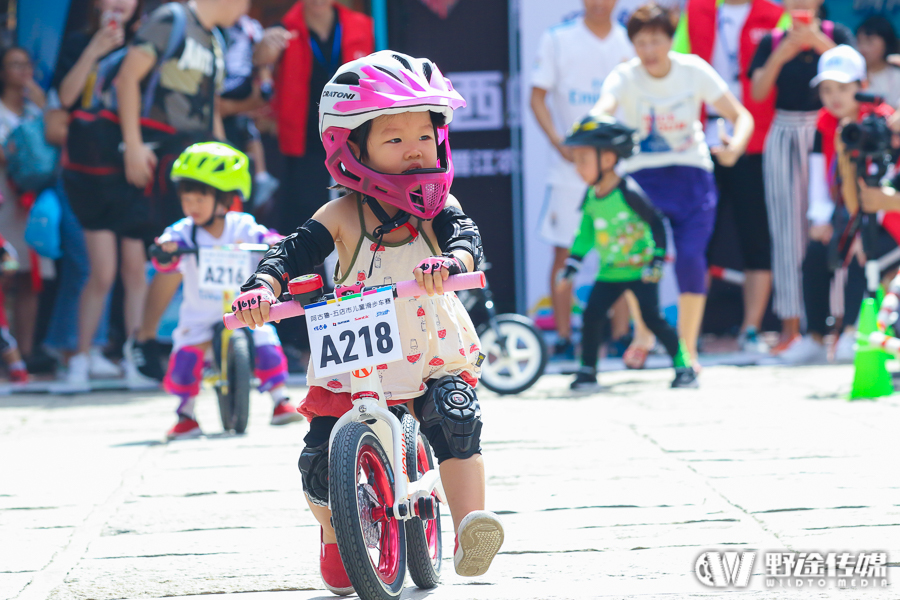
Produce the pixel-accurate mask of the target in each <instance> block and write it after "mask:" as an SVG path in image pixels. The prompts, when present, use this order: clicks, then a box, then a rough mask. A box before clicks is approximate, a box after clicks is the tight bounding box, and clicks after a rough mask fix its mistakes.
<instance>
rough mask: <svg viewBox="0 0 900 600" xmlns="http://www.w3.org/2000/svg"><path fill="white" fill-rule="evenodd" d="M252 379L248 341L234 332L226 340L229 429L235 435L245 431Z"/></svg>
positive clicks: (241, 334)
mask: <svg viewBox="0 0 900 600" xmlns="http://www.w3.org/2000/svg"><path fill="white" fill-rule="evenodd" d="M252 377H253V357H252V355H251V352H250V340H249V339H248V337H247V336H246V335H243V332H235V333H233V334H232V335H231V338H230V339H229V340H228V396H230V399H231V427H229V429H233V430H234V432H235V433H244V432H245V431H246V430H247V420H248V419H249V418H250V379H251V378H252ZM223 422H224V415H223Z"/></svg>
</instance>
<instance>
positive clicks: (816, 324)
mask: <svg viewBox="0 0 900 600" xmlns="http://www.w3.org/2000/svg"><path fill="white" fill-rule="evenodd" d="M835 235H838V234H837V233H835ZM896 247H897V242H895V241H894V239H893V238H892V237H891V236H890V234H889V233H888V232H886V231H884V230H881V231H879V234H878V239H877V242H876V244H875V254H876V257H875V258H878V257H881V256H884V255H885V254H887V253H888V252H890V251H891V250H893V249H894V248H896ZM885 272H887V269H885V270H882V274H884V273H885ZM833 276H834V271H832V270H831V269H829V268H828V247H827V246H826V245H825V244H823V243H822V242H810V243H809V245H808V246H807V247H806V258H804V259H803V305H804V307H805V309H806V321H807V326H806V330H807V331H808V332H809V333H815V334H818V335H825V334H826V333H828V317H829V315H830V314H831V309H830V308H831V303H830V299H831V278H832V277H833ZM865 292H866V271H865V268H864V267H862V266H861V265H860V264H859V261H857V260H856V259H855V258H854V259H852V260H851V261H850V263H849V264H848V265H847V281H846V283H845V285H844V326H845V327H847V326H849V325H855V324H856V319H857V318H858V317H859V309H860V308H861V306H862V301H863V295H864V294H865Z"/></svg>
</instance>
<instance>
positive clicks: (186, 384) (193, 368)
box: [163, 346, 203, 397]
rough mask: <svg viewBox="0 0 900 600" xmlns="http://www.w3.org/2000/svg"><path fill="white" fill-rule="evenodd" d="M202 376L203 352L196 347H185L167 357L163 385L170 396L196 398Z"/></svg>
mask: <svg viewBox="0 0 900 600" xmlns="http://www.w3.org/2000/svg"><path fill="white" fill-rule="evenodd" d="M202 374H203V350H201V349H200V348H198V347H196V346H185V347H184V348H179V349H178V351H177V352H175V353H173V354H172V356H171V357H169V368H168V370H167V371H166V378H165V379H164V380H163V385H164V386H165V388H166V391H167V392H169V393H170V394H175V395H176V396H187V397H190V396H196V395H197V394H199V393H200V379H201V376H202Z"/></svg>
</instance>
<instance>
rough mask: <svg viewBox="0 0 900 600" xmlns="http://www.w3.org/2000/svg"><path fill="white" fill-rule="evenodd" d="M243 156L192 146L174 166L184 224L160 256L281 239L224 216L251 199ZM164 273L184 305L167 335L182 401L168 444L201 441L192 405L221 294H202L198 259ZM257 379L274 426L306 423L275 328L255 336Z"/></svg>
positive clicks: (170, 384) (166, 235)
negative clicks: (177, 283)
mask: <svg viewBox="0 0 900 600" xmlns="http://www.w3.org/2000/svg"><path fill="white" fill-rule="evenodd" d="M248 162H249V161H248V159H247V156H246V155H245V154H244V153H243V152H240V151H238V150H235V149H234V148H232V147H231V146H228V145H226V144H222V143H219V142H204V143H201V144H194V145H193V146H190V147H189V148H188V149H186V150H185V151H184V152H183V153H182V154H181V156H179V157H178V159H177V160H176V161H175V163H174V164H173V165H172V181H174V182H175V184H176V185H177V186H178V196H179V198H180V200H181V207H182V210H183V211H184V214H185V218H183V219H181V220H179V221H177V222H176V223H174V224H172V225H170V226H169V227H167V228H166V230H165V231H164V232H163V234H162V235H161V236H160V237H159V238H158V239H157V244H158V245H159V246H160V247H161V248H162V250H163V252H166V253H170V254H171V253H173V252H175V251H176V250H177V249H179V248H185V247H187V248H199V247H205V246H222V245H226V244H238V243H250V244H260V243H262V244H271V243H275V242H277V241H278V240H280V239H281V236H279V235H278V234H277V233H276V232H274V231H271V230H269V229H267V228H266V227H263V226H262V225H260V224H258V223H257V222H256V219H254V218H253V216H252V215H249V214H247V213H243V212H237V211H232V210H229V209H230V208H231V207H233V206H234V205H235V204H236V203H239V202H241V201H243V200H246V199H247V198H249V196H250V171H249V169H248ZM153 262H154V265H155V266H156V268H157V269H158V270H160V271H162V272H169V271H174V270H176V269H177V270H178V271H179V272H180V273H181V275H182V281H183V286H184V299H183V301H182V303H181V308H180V311H179V314H178V326H177V327H176V328H175V331H174V332H173V334H172V341H173V348H172V354H171V356H170V357H169V366H168V370H167V372H166V376H165V379H164V380H163V385H164V386H165V389H166V391H168V392H170V393H172V394H175V395H176V396H178V397H179V399H180V402H179V405H178V408H177V410H176V412H177V414H178V422H177V423H176V424H175V425H174V426H173V427H172V428H171V429H170V430H169V431H168V433H167V437H168V439H179V438H186V437H194V436H197V435H200V434H201V431H200V425H199V424H198V423H197V420H196V417H195V415H194V401H195V398H196V396H197V394H198V393H199V392H200V380H201V373H202V370H203V364H204V362H205V359H206V355H207V353H208V352H209V350H210V349H211V348H212V339H213V330H214V328H215V326H216V324H218V323H221V321H222V296H221V293H215V292H211V291H210V290H208V289H201V286H200V277H201V274H200V272H199V264H198V256H197V255H184V256H177V257H172V258H171V259H170V260H167V261H165V262H161V261H160V260H159V259H157V258H154V259H153ZM253 343H254V347H255V351H254V359H255V361H256V370H255V374H256V377H257V378H258V379H259V380H260V386H259V391H261V392H269V393H270V394H271V396H272V401H273V402H274V410H273V413H272V424H273V425H282V424H285V423H290V422H292V421H298V420H301V419H303V416H302V415H301V414H300V413H298V412H297V408H296V407H295V406H294V405H293V404H291V402H290V400H289V399H288V395H287V387H286V386H285V381H286V380H287V359H286V358H285V356H284V352H283V351H282V349H281V342H280V341H279V339H278V334H277V333H276V332H275V329H274V327H272V326H271V325H268V326H266V327H263V328H260V329H256V330H254V331H253Z"/></svg>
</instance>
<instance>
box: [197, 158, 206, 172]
mask: <svg viewBox="0 0 900 600" xmlns="http://www.w3.org/2000/svg"><path fill="white" fill-rule="evenodd" d="M205 162H206V157H205V156H204V157H203V158H201V159H200V162H198V163H197V168H198V169H200V168H202V167H203V164H204V163H205Z"/></svg>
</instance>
